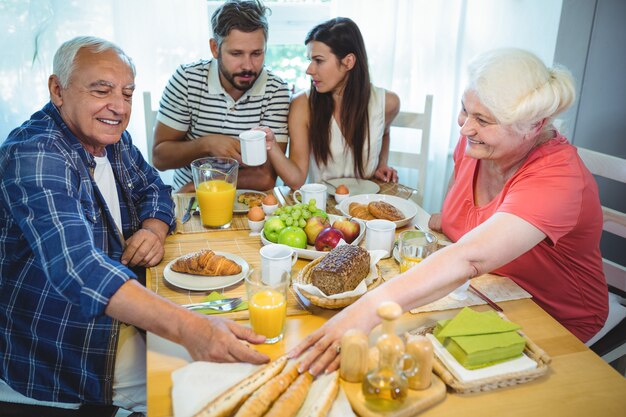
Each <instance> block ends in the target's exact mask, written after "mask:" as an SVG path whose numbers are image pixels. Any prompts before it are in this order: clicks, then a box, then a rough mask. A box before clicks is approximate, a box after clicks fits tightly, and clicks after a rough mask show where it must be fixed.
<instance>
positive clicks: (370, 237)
mask: <svg viewBox="0 0 626 417" xmlns="http://www.w3.org/2000/svg"><path fill="white" fill-rule="evenodd" d="M395 237H396V224H395V223H394V222H392V221H389V220H383V219H376V220H368V221H367V222H366V223H365V249H367V250H378V249H382V250H384V251H386V252H387V254H386V255H385V256H384V257H383V258H388V257H390V256H391V253H392V251H393V243H394V240H395Z"/></svg>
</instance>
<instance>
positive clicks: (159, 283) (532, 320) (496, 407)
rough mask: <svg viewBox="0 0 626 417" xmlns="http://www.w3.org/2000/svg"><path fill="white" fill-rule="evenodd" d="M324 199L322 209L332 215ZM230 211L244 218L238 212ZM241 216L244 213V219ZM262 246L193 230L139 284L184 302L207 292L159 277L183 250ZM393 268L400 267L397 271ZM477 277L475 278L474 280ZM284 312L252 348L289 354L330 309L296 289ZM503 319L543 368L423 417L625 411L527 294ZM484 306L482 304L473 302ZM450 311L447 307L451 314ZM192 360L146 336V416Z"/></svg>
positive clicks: (414, 321)
mask: <svg viewBox="0 0 626 417" xmlns="http://www.w3.org/2000/svg"><path fill="white" fill-rule="evenodd" d="M383 186H384V184H381V192H383V193H387V194H390V195H396V196H402V197H403V198H410V197H411V195H412V194H411V190H410V189H408V188H407V187H403V186H396V187H393V186H391V187H387V188H383ZM283 194H284V197H285V198H286V200H287V202H288V203H289V202H290V195H289V193H288V192H287V190H285V189H283ZM331 200H333V199H332V198H329V202H330V203H329V208H328V211H329V212H331V213H332V212H336V211H335V208H334V204H333V202H332V201H331ZM236 216H245V215H243V214H237V215H236ZM428 217H429V215H428V213H426V211H424V210H423V209H422V208H421V207H419V206H418V207H417V215H416V216H415V219H414V220H413V221H412V222H411V224H410V225H408V226H406V227H404V228H402V229H400V230H398V232H400V231H402V230H405V229H407V228H408V227H412V225H413V224H418V225H421V227H424V226H425V225H427V222H428ZM244 218H245V217H244ZM261 246H262V243H261V240H260V238H259V237H258V236H250V231H249V230H245V229H240V230H228V229H226V230H220V231H214V230H211V231H206V232H198V233H178V234H173V235H171V236H169V237H168V238H167V240H166V253H165V257H164V259H163V261H162V262H161V264H159V265H158V266H156V267H154V268H151V269H150V270H149V271H148V274H147V275H148V276H147V282H146V285H147V287H148V288H149V289H152V290H153V291H155V292H157V293H158V294H160V295H162V296H164V297H167V298H169V299H171V300H173V301H175V302H177V303H180V304H183V303H185V302H190V301H198V300H200V299H202V298H203V297H205V296H206V295H207V292H201V291H188V290H183V289H180V288H176V287H174V286H172V285H169V284H168V283H167V282H166V281H165V280H164V279H163V275H162V273H163V268H164V266H165V265H166V264H167V263H168V262H169V261H171V260H172V259H174V258H176V257H177V256H180V255H182V254H185V253H189V252H193V251H195V250H198V248H200V247H210V248H221V250H225V251H231V252H236V253H237V254H238V255H240V256H242V257H244V258H245V259H246V261H247V262H248V263H249V264H250V266H251V267H258V266H260V257H259V253H258V251H259V249H260V248H261ZM308 262H309V261H308V260H303V259H300V260H298V261H297V262H296V264H295V265H294V268H293V271H292V276H293V275H295V274H297V273H298V271H299V270H300V269H302V268H303V267H304V266H305V265H306V264H307V263H308ZM386 262H388V267H387V268H389V269H388V274H389V273H391V274H393V270H392V269H391V268H394V266H392V264H393V263H394V261H393V259H391V258H390V259H389V260H387V261H386ZM398 271H399V270H398ZM479 279H480V278H479ZM221 292H222V293H223V294H224V295H228V296H232V295H243V284H242V283H241V282H240V283H238V284H235V285H233V286H231V287H228V288H226V289H223V290H221ZM289 298H290V299H289V311H288V317H287V322H286V327H285V334H284V338H283V340H282V341H280V342H278V343H275V344H273V345H258V346H255V349H257V350H258V351H260V352H263V353H266V354H267V355H269V356H270V358H277V357H278V356H280V355H283V354H284V353H286V352H288V351H289V350H290V349H291V348H293V347H294V346H295V345H297V344H298V343H299V342H300V341H302V340H303V339H304V338H305V337H306V336H307V335H308V334H310V333H311V332H313V331H314V330H316V329H317V328H319V327H320V326H321V325H322V324H323V323H324V322H325V321H327V320H328V319H329V318H330V317H332V315H334V314H335V312H336V311H335V310H327V309H323V308H319V307H316V306H313V305H311V304H310V303H309V302H308V300H306V299H305V298H302V297H301V296H299V295H298V294H297V293H296V292H295V291H291V292H290V296H289ZM498 304H499V306H500V307H501V308H502V309H503V310H504V314H505V315H506V317H507V318H508V319H510V320H512V321H514V322H515V323H518V324H520V325H521V326H522V328H523V330H524V332H525V334H526V336H527V337H529V338H530V339H531V340H532V341H533V342H534V343H535V344H536V345H538V346H539V347H540V348H541V349H543V350H544V351H545V352H546V353H547V355H549V356H550V358H551V363H550V365H549V369H548V372H547V373H546V374H545V375H543V376H541V377H540V378H538V379H536V380H534V381H531V382H527V383H524V384H520V385H516V386H512V387H508V388H500V389H496V390H493V391H489V392H481V393H474V394H458V393H454V392H451V391H448V393H447V395H446V398H445V399H444V400H443V401H442V402H440V403H439V404H436V405H434V406H433V407H431V408H429V409H427V410H425V411H423V412H421V413H420V414H419V415H420V416H424V417H434V416H455V415H458V416H481V417H484V416H494V417H495V416H497V417H503V416H507V417H509V416H567V417H571V416H603V417H604V416H626V379H625V378H624V377H623V376H621V375H620V374H619V373H618V372H616V371H615V370H614V369H613V368H611V367H610V366H609V365H608V364H607V363H605V362H604V361H603V360H602V359H601V358H600V357H598V356H597V355H596V354H595V353H594V352H593V351H591V350H590V349H589V348H587V347H586V346H585V345H584V344H583V343H582V342H581V341H580V340H578V339H577V338H576V337H575V336H574V335H573V334H572V333H570V332H569V331H568V330H567V329H565V328H564V327H563V326H561V325H560V324H559V323H558V322H557V321H556V320H555V319H553V318H552V317H551V316H550V315H548V314H547V313H546V312H545V311H544V310H542V309H541V308H540V307H539V306H538V305H537V304H536V303H535V302H533V300H532V299H530V298H522V299H517V300H512V301H505V302H499V303H498ZM474 308H475V309H476V310H479V311H484V310H487V309H489V306H487V305H482V306H476V307H474ZM451 313H453V312H450V311H448V312H446V314H448V315H449V314H451ZM441 314H442V313H441V312H423V313H418V314H412V313H410V312H407V313H405V314H404V315H403V316H402V317H401V318H400V320H399V323H398V329H399V330H401V331H403V330H410V329H414V328H417V327H420V326H422V325H424V324H428V323H432V322H433V321H434V320H437V319H438V318H439V317H440V316H441ZM222 316H224V317H229V318H233V319H236V320H241V323H242V324H244V325H248V321H247V311H243V312H235V313H227V314H224V315H222ZM191 361H192V359H191V358H190V356H189V354H188V353H187V351H186V350H185V349H184V348H183V347H182V346H180V345H177V344H175V343H173V342H170V341H167V340H165V339H162V338H160V337H158V336H156V335H154V334H151V333H148V335H147V405H148V416H149V417H166V416H172V415H173V408H172V396H171V391H172V378H171V375H172V372H174V371H175V370H177V369H180V368H182V367H183V366H185V365H187V364H189V363H190V362H191Z"/></svg>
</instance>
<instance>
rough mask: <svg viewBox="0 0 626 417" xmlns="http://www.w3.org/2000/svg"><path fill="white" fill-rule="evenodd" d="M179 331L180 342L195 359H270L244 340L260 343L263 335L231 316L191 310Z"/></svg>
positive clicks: (215, 360) (259, 361)
mask: <svg viewBox="0 0 626 417" xmlns="http://www.w3.org/2000/svg"><path fill="white" fill-rule="evenodd" d="M181 334H182V337H183V340H181V344H182V345H183V346H185V347H186V348H187V350H188V351H189V354H190V355H191V357H192V358H193V359H194V360H204V361H211V362H250V363H265V362H267V361H269V357H268V356H267V355H264V354H262V353H259V352H257V351H256V350H254V349H252V348H250V347H249V346H248V344H247V343H246V342H249V343H254V344H259V343H263V342H264V341H265V337H264V336H260V335H257V334H256V333H254V332H253V331H252V329H250V328H249V327H244V326H242V325H240V324H238V323H235V322H234V321H232V320H225V319H223V318H220V317H205V316H200V315H198V314H194V317H193V318H192V319H191V320H188V321H187V322H186V325H185V326H184V327H183V329H182V332H181Z"/></svg>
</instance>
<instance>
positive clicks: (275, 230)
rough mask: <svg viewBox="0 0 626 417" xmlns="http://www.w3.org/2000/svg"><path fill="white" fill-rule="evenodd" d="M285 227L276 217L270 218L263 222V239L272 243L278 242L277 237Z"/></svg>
mask: <svg viewBox="0 0 626 417" xmlns="http://www.w3.org/2000/svg"><path fill="white" fill-rule="evenodd" d="M285 227H287V226H286V225H285V223H284V222H283V221H282V220H281V219H280V217H278V216H272V217H270V218H269V219H267V220H265V225H263V234H264V235H265V238H266V239H267V240H269V241H270V242H272V243H277V242H278V235H279V234H280V232H281V231H282V230H283V229H284V228H285Z"/></svg>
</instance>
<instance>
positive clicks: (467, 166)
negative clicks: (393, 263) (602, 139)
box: [291, 49, 608, 374]
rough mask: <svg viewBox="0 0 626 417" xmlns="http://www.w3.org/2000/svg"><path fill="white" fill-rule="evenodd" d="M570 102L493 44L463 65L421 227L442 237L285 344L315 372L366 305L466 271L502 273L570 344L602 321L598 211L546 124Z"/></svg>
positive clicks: (563, 84) (516, 53) (448, 286)
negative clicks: (442, 176)
mask: <svg viewBox="0 0 626 417" xmlns="http://www.w3.org/2000/svg"><path fill="white" fill-rule="evenodd" d="M573 101H574V88H573V83H572V78H571V76H570V74H569V73H568V72H567V71H566V70H564V69H560V68H553V69H550V68H547V67H546V66H545V65H544V64H543V62H542V61H541V60H540V59H539V58H537V57H536V56H535V55H533V54H531V53H530V52H527V51H523V50H519V49H498V50H494V51H490V52H487V53H484V54H482V55H480V56H478V57H477V58H475V59H474V60H473V61H472V62H471V64H470V65H469V82H468V84H467V87H466V89H465V92H464V94H463V97H462V99H461V112H460V114H459V118H458V122H459V125H460V126H461V137H460V139H459V142H458V144H457V147H456V150H455V152H454V163H455V168H454V175H453V178H452V180H451V181H450V185H449V189H448V194H447V196H446V198H445V201H444V204H443V208H442V212H441V214H436V215H433V216H432V217H431V219H430V227H431V228H432V229H433V230H440V231H442V232H444V233H445V234H446V235H447V236H448V237H450V238H451V240H452V241H453V242H456V243H454V244H453V245H450V246H448V247H446V248H443V249H441V250H439V251H437V252H435V253H434V254H433V255H431V256H429V257H428V258H426V259H424V261H422V262H421V263H419V264H418V265H416V266H415V267H413V268H412V269H410V270H408V271H407V272H405V273H403V274H401V275H399V276H397V277H396V278H394V279H393V280H390V281H388V282H386V283H385V284H384V285H382V286H380V287H378V288H377V289H376V290H374V291H372V292H369V293H367V294H366V295H364V296H363V297H362V298H361V299H359V301H358V302H356V303H354V304H352V305H351V306H349V307H347V308H346V309H344V310H343V311H342V312H341V313H339V314H337V315H336V316H334V317H333V318H332V319H331V320H329V321H328V322H327V323H326V324H325V325H324V326H323V327H322V328H320V329H319V330H318V331H316V332H314V333H313V334H311V335H310V336H309V337H307V338H306V339H305V340H304V341H303V342H302V343H300V344H299V345H298V346H297V347H296V348H295V349H294V350H293V351H292V352H291V354H292V356H298V355H300V354H301V353H303V352H305V351H307V350H308V351H307V353H306V354H305V355H304V357H303V359H302V365H301V368H302V369H309V370H310V371H311V373H313V374H317V373H319V372H321V371H324V370H327V371H332V370H334V369H336V368H337V366H338V363H339V358H338V349H337V346H339V343H340V338H341V335H343V334H344V333H345V332H346V330H348V329H351V328H359V329H362V330H364V331H366V332H367V331H369V330H371V329H372V328H373V327H374V326H375V325H376V324H377V322H378V319H377V317H376V308H377V307H378V305H380V303H381V302H383V301H387V300H393V301H395V302H397V303H398V304H400V305H401V306H402V308H403V310H404V311H406V310H409V309H411V308H414V307H417V306H420V305H424V304H427V303H429V302H432V301H435V300H437V299H439V298H441V297H443V296H445V295H446V294H448V293H449V292H451V291H452V290H454V289H455V288H457V287H458V286H460V285H461V284H463V283H465V282H466V281H467V280H468V279H471V278H472V277H476V276H479V275H481V274H484V273H488V272H491V273H495V274H499V275H503V276H507V277H509V278H511V279H512V280H513V281H515V282H516V283H517V284H518V285H520V286H521V287H522V288H524V289H525V290H527V291H528V292H529V293H530V294H532V296H533V298H534V300H535V302H536V303H537V304H539V305H540V306H541V307H542V308H543V309H545V310H546V311H547V312H548V313H549V314H551V315H552V316H553V317H554V318H556V319H557V320H558V321H559V322H560V323H561V324H562V325H563V326H565V327H566V328H567V329H568V330H569V331H571V332H572V333H573V334H574V335H576V336H577V337H578V338H579V339H580V340H582V341H587V340H589V339H590V338H591V337H592V336H593V335H594V334H595V333H596V332H598V331H599V330H600V329H601V328H602V325H603V324H604V322H605V320H606V317H607V313H608V301H607V299H608V295H607V294H608V290H607V285H606V281H605V279H604V275H603V272H602V257H601V254H600V248H599V242H600V236H601V233H602V211H601V206H600V201H599V197H598V190H597V185H596V183H595V180H594V178H593V176H592V175H591V173H590V172H589V171H588V170H587V168H586V167H585V166H584V164H583V162H582V161H581V159H580V158H579V157H578V154H577V152H576V148H575V147H574V146H572V145H571V144H570V143H569V142H568V141H567V139H566V138H565V137H563V136H562V135H561V134H560V133H559V132H558V131H557V130H556V128H555V127H554V126H553V124H552V121H553V119H554V117H555V116H556V115H558V114H559V113H561V112H562V111H564V110H565V109H567V108H568V107H569V106H570V105H571V104H572V102H573Z"/></svg>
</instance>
